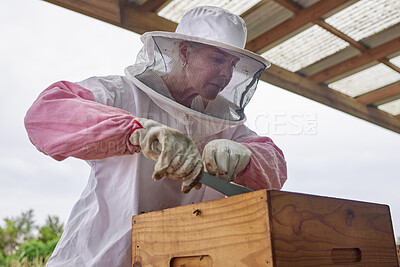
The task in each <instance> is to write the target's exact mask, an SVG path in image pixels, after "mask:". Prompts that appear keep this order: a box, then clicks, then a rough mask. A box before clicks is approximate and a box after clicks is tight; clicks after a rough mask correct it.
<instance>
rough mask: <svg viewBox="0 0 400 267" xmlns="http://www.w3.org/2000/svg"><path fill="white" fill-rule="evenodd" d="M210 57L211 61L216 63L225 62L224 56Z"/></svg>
mask: <svg viewBox="0 0 400 267" xmlns="http://www.w3.org/2000/svg"><path fill="white" fill-rule="evenodd" d="M211 59H212V61H213V62H214V63H217V64H224V63H225V58H223V57H219V56H212V57H211Z"/></svg>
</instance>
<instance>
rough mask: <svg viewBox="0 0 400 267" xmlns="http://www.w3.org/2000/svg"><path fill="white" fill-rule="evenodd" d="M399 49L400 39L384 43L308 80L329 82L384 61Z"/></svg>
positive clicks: (311, 76)
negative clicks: (372, 63) (347, 73)
mask: <svg viewBox="0 0 400 267" xmlns="http://www.w3.org/2000/svg"><path fill="white" fill-rule="evenodd" d="M399 47H400V37H398V38H396V39H394V40H392V41H389V42H387V43H384V44H382V45H380V46H377V47H374V48H372V49H369V50H367V51H365V52H364V53H362V54H361V55H360V56H355V57H352V58H350V59H348V60H345V61H343V62H341V63H339V64H336V65H334V66H332V67H329V68H327V69H324V70H322V71H320V72H317V73H315V74H313V75H310V76H308V78H309V79H311V80H312V81H314V82H316V83H321V82H324V81H328V80H330V79H332V78H334V77H337V76H339V75H341V74H344V73H346V72H349V71H351V70H354V69H356V68H359V67H362V66H363V65H366V64H368V63H371V62H373V61H377V60H380V59H383V58H385V57H386V56H387V55H390V54H392V53H394V52H396V51H398V50H399Z"/></svg>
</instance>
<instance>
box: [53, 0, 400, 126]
mask: <svg viewBox="0 0 400 267" xmlns="http://www.w3.org/2000/svg"><path fill="white" fill-rule="evenodd" d="M46 1H47V2H50V3H53V4H56V5H59V6H62V7H65V8H68V9H70V10H73V11H76V12H79V13H82V14H85V15H88V16H91V17H93V18H96V19H99V20H102V21H105V22H108V23H111V24H113V25H116V26H119V27H122V28H125V29H128V30H131V31H134V32H136V33H138V34H142V33H144V32H146V31H155V30H162V31H175V28H176V26H177V22H178V21H179V19H180V18H181V17H182V16H183V14H184V13H185V12H186V11H188V10H189V9H191V8H193V7H195V6H198V5H214V6H220V7H223V8H225V9H228V10H230V11H231V12H233V13H236V14H238V15H240V16H241V17H242V18H243V19H244V20H245V21H246V24H247V28H248V40H247V44H246V48H247V49H249V50H251V51H254V52H256V53H259V54H261V55H263V56H265V57H266V58H267V59H268V60H270V61H271V63H272V66H271V68H269V69H268V70H267V71H265V72H264V73H263V75H262V78H261V79H262V80H263V81H265V82H267V83H270V84H273V85H276V86H278V87H281V88H284V89H286V90H289V91H291V92H294V93H296V94H299V95H301V96H304V97H307V98H309V99H312V100H315V101H317V102H320V103H322V104H325V105H327V106H329V107H332V108H335V109H338V110H341V111H343V112H346V113H348V114H351V115H353V116H355V117H358V118H361V119H364V120H366V121H369V122H371V123H374V124H376V125H379V126H381V127H384V128H386V129H389V130H392V131H394V132H397V133H400V1H399V0H246V1H243V0H46Z"/></svg>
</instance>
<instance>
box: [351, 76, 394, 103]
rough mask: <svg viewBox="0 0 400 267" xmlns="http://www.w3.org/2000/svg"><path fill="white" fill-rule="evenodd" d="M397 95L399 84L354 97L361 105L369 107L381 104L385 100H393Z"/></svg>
mask: <svg viewBox="0 0 400 267" xmlns="http://www.w3.org/2000/svg"><path fill="white" fill-rule="evenodd" d="M399 95H400V82H395V83H392V84H390V85H388V86H385V87H382V88H380V89H377V90H374V91H372V92H369V93H366V94H363V95H361V96H358V97H356V100H357V101H359V102H361V103H363V104H366V105H370V104H374V103H378V102H382V101H383V100H385V99H389V98H393V97H395V96H399Z"/></svg>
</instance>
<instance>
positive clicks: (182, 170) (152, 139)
mask: <svg viewBox="0 0 400 267" xmlns="http://www.w3.org/2000/svg"><path fill="white" fill-rule="evenodd" d="M136 120H137V121H138V122H139V123H140V124H141V125H142V126H143V128H139V129H135V130H134V131H133V133H132V134H131V136H130V137H129V141H130V142H131V143H132V144H133V145H137V146H140V150H141V152H142V153H143V155H144V156H145V157H147V158H150V159H152V160H154V161H156V165H155V166H154V172H153V175H152V178H153V179H154V180H159V179H161V178H162V177H164V176H166V177H167V178H168V179H171V180H179V179H182V180H183V181H182V188H181V190H182V192H184V193H187V192H189V191H190V189H192V187H195V188H196V189H199V188H200V187H201V184H200V183H198V180H199V179H200V176H201V174H202V173H203V164H202V161H201V156H200V152H199V150H198V149H197V146H196V145H195V143H194V142H193V141H192V140H191V139H190V138H189V137H187V136H186V135H184V134H183V133H181V132H179V131H178V130H175V129H173V128H170V127H168V126H166V125H164V124H161V123H159V122H156V121H153V120H149V119H144V118H136Z"/></svg>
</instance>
